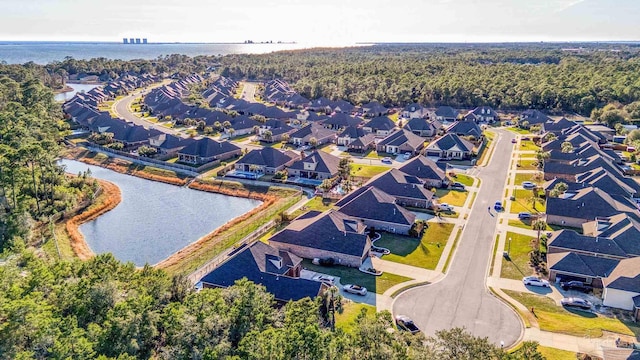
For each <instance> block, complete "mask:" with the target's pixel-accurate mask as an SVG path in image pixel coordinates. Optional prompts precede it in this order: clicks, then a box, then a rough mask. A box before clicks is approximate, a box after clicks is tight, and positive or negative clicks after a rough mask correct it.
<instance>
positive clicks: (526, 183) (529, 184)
mask: <svg viewBox="0 0 640 360" xmlns="http://www.w3.org/2000/svg"><path fill="white" fill-rule="evenodd" d="M535 187H536V184H535V183H532V182H531V181H523V182H522V188H524V189H527V190H531V189H533V188H535Z"/></svg>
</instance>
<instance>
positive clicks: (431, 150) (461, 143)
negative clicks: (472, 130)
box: [425, 134, 474, 160]
mask: <svg viewBox="0 0 640 360" xmlns="http://www.w3.org/2000/svg"><path fill="white" fill-rule="evenodd" d="M473 150H474V147H473V144H472V143H471V142H469V141H467V140H465V139H463V138H461V137H460V136H458V135H456V134H446V135H445V136H443V137H441V138H438V139H436V140H434V141H433V142H431V143H430V144H429V145H427V148H426V152H425V155H426V156H434V157H435V156H437V157H439V158H441V159H456V160H465V159H470V158H471V157H472V156H473V154H474V153H473Z"/></svg>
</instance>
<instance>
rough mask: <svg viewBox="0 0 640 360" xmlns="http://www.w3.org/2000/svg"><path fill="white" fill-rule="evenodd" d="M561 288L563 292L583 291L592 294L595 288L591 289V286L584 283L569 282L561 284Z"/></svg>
mask: <svg viewBox="0 0 640 360" xmlns="http://www.w3.org/2000/svg"><path fill="white" fill-rule="evenodd" d="M560 287H561V288H562V290H565V291H567V290H578V291H582V292H585V293H588V292H590V291H591V290H592V289H593V288H592V287H591V285H587V284H585V283H583V282H582V281H567V282H561V283H560Z"/></svg>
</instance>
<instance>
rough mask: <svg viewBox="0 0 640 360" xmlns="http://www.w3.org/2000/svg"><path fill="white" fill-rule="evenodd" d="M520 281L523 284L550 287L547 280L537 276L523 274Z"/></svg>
mask: <svg viewBox="0 0 640 360" xmlns="http://www.w3.org/2000/svg"><path fill="white" fill-rule="evenodd" d="M522 282H523V283H524V284H525V285H530V286H540V287H546V288H548V287H551V285H549V282H548V281H547V280H545V279H541V278H539V277H537V276H525V277H523V278H522Z"/></svg>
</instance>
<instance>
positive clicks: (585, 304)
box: [560, 297, 593, 310]
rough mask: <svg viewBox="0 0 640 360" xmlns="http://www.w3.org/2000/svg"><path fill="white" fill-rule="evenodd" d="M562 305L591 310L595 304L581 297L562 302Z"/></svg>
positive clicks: (569, 298)
mask: <svg viewBox="0 0 640 360" xmlns="http://www.w3.org/2000/svg"><path fill="white" fill-rule="evenodd" d="M560 304H562V306H566V307H575V308H579V309H582V310H591V307H592V306H593V304H592V303H591V301H589V300H585V299H582V298H579V297H568V298H564V299H562V300H560Z"/></svg>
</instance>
